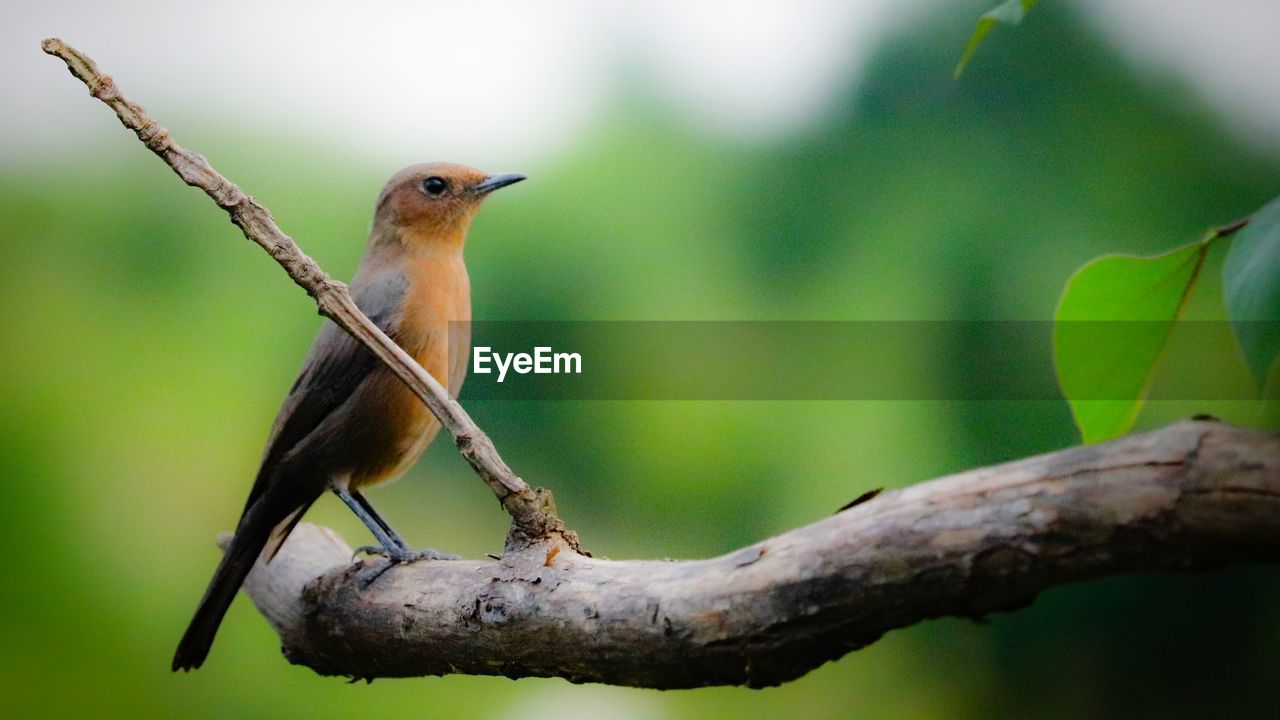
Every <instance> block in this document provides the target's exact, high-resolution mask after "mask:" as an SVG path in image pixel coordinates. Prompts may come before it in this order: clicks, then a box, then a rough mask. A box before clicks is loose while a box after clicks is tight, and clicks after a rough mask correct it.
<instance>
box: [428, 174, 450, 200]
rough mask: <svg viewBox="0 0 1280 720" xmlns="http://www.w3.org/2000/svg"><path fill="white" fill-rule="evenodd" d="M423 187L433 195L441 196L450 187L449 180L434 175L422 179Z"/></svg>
mask: <svg viewBox="0 0 1280 720" xmlns="http://www.w3.org/2000/svg"><path fill="white" fill-rule="evenodd" d="M422 189H423V190H425V191H426V193H427V194H428V195H430V196H431V197H440V196H441V195H443V194H444V192H445V191H446V190H448V189H449V181H448V180H445V179H444V178H442V177H438V176H436V175H432V176H431V177H429V178H427V179H426V180H423V181H422Z"/></svg>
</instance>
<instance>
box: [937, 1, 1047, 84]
mask: <svg viewBox="0 0 1280 720" xmlns="http://www.w3.org/2000/svg"><path fill="white" fill-rule="evenodd" d="M1035 4H1036V0H1006V1H1005V2H1002V3H1000V4H999V5H997V6H995V7H993V8H991V9H990V10H988V11H986V12H985V13H983V14H982V17H980V18H978V26H977V27H975V28H974V29H973V34H972V35H970V36H969V44H968V45H966V46H965V48H964V53H963V54H962V55H961V56H960V62H958V63H956V69H955V72H954V73H953V74H952V77H956V78H958V77H960V73H962V72H964V66H965V65H968V64H969V58H971V57H973V54H974V53H975V52H977V51H978V46H979V45H981V44H982V41H983V40H985V39H986V37H987V33H989V32H991V29H992V28H994V27H995V26H996V23H1004V24H1005V25H1018V24H1019V23H1021V22H1022V18H1024V17H1026V15H1027V13H1028V12H1030V10H1031V8H1033V7H1035Z"/></svg>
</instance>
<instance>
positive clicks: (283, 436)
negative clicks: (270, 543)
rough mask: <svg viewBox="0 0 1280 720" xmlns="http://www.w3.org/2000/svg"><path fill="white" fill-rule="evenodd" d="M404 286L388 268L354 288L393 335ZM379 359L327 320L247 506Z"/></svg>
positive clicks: (363, 305)
mask: <svg viewBox="0 0 1280 720" xmlns="http://www.w3.org/2000/svg"><path fill="white" fill-rule="evenodd" d="M407 288H408V280H407V279H406V278H405V276H404V275H402V274H401V273H399V272H388V273H385V274H383V275H381V276H378V277H375V278H372V279H370V280H369V282H365V283H362V284H361V285H359V286H356V285H353V287H352V290H353V294H354V296H355V301H356V305H357V306H358V307H359V308H360V311H361V312H363V313H364V314H365V315H367V316H368V317H369V319H370V320H372V321H373V322H374V324H376V325H377V326H378V327H379V328H381V329H382V331H383V332H385V333H387V334H388V335H390V336H391V337H392V339H395V337H396V334H397V333H396V330H397V325H398V324H399V321H400V316H401V308H402V307H403V305H404V296H405V292H406V290H407ZM377 365H378V359H377V358H376V357H374V355H373V353H372V352H370V351H369V349H368V348H366V347H365V346H364V345H362V344H361V343H360V342H359V341H358V340H356V339H355V338H353V337H351V335H350V334H349V333H348V332H347V331H346V330H343V329H342V328H340V327H338V325H337V324H335V323H334V322H332V321H327V322H325V324H324V327H322V328H321V329H320V334H319V335H318V336H317V337H316V341H315V343H314V344H313V345H312V346H311V352H310V353H308V354H307V359H306V361H305V362H304V363H303V365H302V370H301V371H300V372H299V373H298V379H297V380H296V381H294V383H293V388H291V389H290V390H289V396H288V397H286V398H285V401H284V404H283V405H282V406H281V408H280V412H279V414H277V415H276V420H275V424H274V425H273V427H272V428H271V435H270V437H269V438H268V440H267V447H266V450H265V451H264V452H263V455H262V464H261V466H260V467H259V469H258V477H257V479H256V480H255V481H254V483H253V489H252V490H251V491H250V492H249V499H248V500H247V501H246V502H245V510H246V511H247V510H248V508H249V507H250V506H252V505H253V503H254V502H255V501H256V500H257V499H258V497H259V496H260V495H261V494H262V493H263V492H264V491H265V490H266V486H267V480H268V479H269V478H270V477H271V476H272V474H273V473H274V472H275V470H276V469H277V467H278V465H279V464H280V461H281V459H282V458H283V457H284V456H285V455H286V454H287V453H288V452H289V451H290V450H292V449H293V448H294V447H296V446H297V445H298V444H299V443H300V442H302V441H303V440H304V439H305V438H306V437H307V436H308V435H309V434H311V432H312V431H314V430H315V429H316V428H317V427H318V426H319V425H320V423H322V422H323V421H324V419H325V418H326V417H328V416H329V414H330V413H332V412H333V411H334V410H336V409H338V407H339V406H341V405H342V404H343V403H344V402H346V400H347V398H349V397H351V395H352V394H353V393H354V392H355V391H356V388H358V387H359V386H360V383H362V382H364V380H365V378H367V377H368V376H369V374H370V373H371V372H373V370H374V369H375V368H376V367H377Z"/></svg>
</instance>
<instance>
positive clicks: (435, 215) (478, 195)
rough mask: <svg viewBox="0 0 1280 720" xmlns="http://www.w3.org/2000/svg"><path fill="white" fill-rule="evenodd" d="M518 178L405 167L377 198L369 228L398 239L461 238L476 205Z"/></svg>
mask: <svg viewBox="0 0 1280 720" xmlns="http://www.w3.org/2000/svg"><path fill="white" fill-rule="evenodd" d="M521 180H524V175H520V174H518V173H502V174H498V175H489V174H487V173H484V172H481V171H479V170H477V169H475V168H473V167H468V166H466V165H459V164H457V163H444V162H433V163H423V164H421V165H411V166H409V167H407V168H405V169H403V170H401V171H400V172H398V173H396V174H395V175H393V176H392V177H391V179H390V180H388V181H387V184H386V185H385V186H384V187H383V188H382V192H381V193H379V194H378V204H377V206H376V209H375V211H374V226H375V228H376V227H379V226H382V227H387V226H390V227H391V228H394V229H396V230H399V231H400V234H401V235H403V234H405V233H406V231H407V232H409V233H411V234H412V235H414V236H416V237H421V238H427V239H429V238H439V239H442V240H443V239H447V238H457V239H458V240H459V241H460V240H461V239H462V237H463V236H465V235H466V231H467V228H468V227H469V226H470V225H471V218H472V217H474V216H475V213H476V210H477V209H479V207H480V203H481V202H482V201H483V200H484V199H485V198H486V197H487V196H488V195H489V193H491V192H493V191H494V190H497V189H498V188H502V187H506V186H508V185H510V184H512V183H517V182H520V181H521Z"/></svg>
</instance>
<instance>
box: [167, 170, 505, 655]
mask: <svg viewBox="0 0 1280 720" xmlns="http://www.w3.org/2000/svg"><path fill="white" fill-rule="evenodd" d="M524 179H525V176H524V175H521V174H519V173H502V174H494V175H490V174H486V173H484V172H481V171H480V170H477V169H475V168H472V167H468V166H466V165H460V164H456V163H443V162H434V163H424V164H420V165H412V166H410V167H407V168H405V169H403V170H401V171H399V172H397V173H396V174H395V175H393V176H392V177H391V179H390V180H389V181H387V183H386V185H385V186H384V187H383V188H382V191H381V192H380V193H379V194H378V199H377V202H376V204H375V206H374V219H373V224H372V226H371V228H370V231H369V241H368V244H367V246H366V248H365V252H364V256H363V258H362V259H361V261H360V265H359V268H358V269H357V270H356V274H355V277H354V278H353V279H352V281H351V284H350V287H349V289H350V292H351V294H352V297H353V298H354V300H355V302H356V305H357V306H359V308H360V310H361V311H362V312H363V313H364V314H365V315H367V316H368V317H369V319H370V320H372V321H373V322H374V323H375V324H377V325H378V327H379V328H381V329H382V330H383V332H385V333H386V334H387V335H388V336H390V337H391V339H392V340H394V341H395V342H396V343H397V344H399V345H400V347H402V348H403V349H404V350H405V351H406V352H407V353H408V354H409V355H411V356H412V357H413V358H414V359H415V360H417V361H418V363H419V364H421V365H422V367H423V368H424V369H425V370H426V371H427V372H429V373H431V375H432V376H433V377H434V378H435V379H436V380H438V381H439V382H440V384H441V385H442V386H444V387H446V388H448V391H449V393H450V395H452V396H454V397H457V394H458V391H459V390H460V389H461V387H462V381H463V379H464V377H465V376H466V371H467V360H468V355H469V353H470V344H471V338H470V332H471V331H470V321H471V286H470V279H469V278H468V275H467V268H466V264H465V263H464V261H463V246H464V245H465V243H466V238H467V231H468V230H469V229H470V226H471V221H472V218H474V217H475V214H476V211H477V210H478V209H479V207H480V204H481V203H482V201H483V200H484V199H485V198H486V197H488V196H489V194H490V193H492V192H493V191H495V190H498V189H499V188H503V187H506V186H508V185H511V184H513V183H517V182H520V181H521V180H524ZM439 429H440V424H439V422H438V421H437V420H436V418H435V416H433V415H432V414H431V412H430V411H429V410H428V409H427V408H426V406H425V405H423V403H422V402H421V401H420V400H419V398H418V397H417V396H416V395H414V394H413V393H412V392H411V391H410V390H409V389H408V387H407V386H405V385H404V383H402V382H401V381H400V380H399V379H398V378H397V377H396V376H395V375H394V374H393V373H392V372H391V371H390V370H389V369H388V368H387V367H386V366H384V365H383V364H382V363H381V362H379V361H378V360H377V358H375V357H374V355H373V353H372V352H370V351H369V350H368V349H367V348H365V347H364V346H363V345H362V344H360V343H359V342H358V341H357V340H356V339H355V338H353V337H352V336H351V335H349V334H348V333H347V332H346V331H345V330H343V329H342V328H340V327H338V325H336V324H334V323H333V322H332V321H326V322H325V324H324V326H323V327H322V328H321V329H320V332H319V334H318V335H317V337H316V339H315V342H314V343H313V344H312V346H311V350H310V352H309V353H308V354H307V356H306V360H305V361H304V362H303V365H302V369H301V370H300V371H299V373H298V377H297V380H295V381H294V383H293V387H292V388H291V389H290V391H289V393H288V395H287V396H286V398H285V400H284V402H283V404H282V406H281V408H280V410H279V412H278V413H277V415H276V419H275V422H274V423H273V425H272V428H271V432H270V434H269V436H268V439H267V443H266V448H265V450H264V451H263V455H262V461H261V463H260V465H259V469H258V473H257V477H256V478H255V480H254V482H253V486H252V489H251V490H250V491H249V497H248V499H247V500H246V501H245V505H244V510H243V512H242V513H241V515H240V520H239V522H238V523H237V525H236V530H235V534H234V535H233V536H232V539H231V542H230V545H229V546H228V547H227V549H226V552H225V553H224V554H223V556H222V560H221V561H220V563H219V564H218V567H217V570H215V571H214V574H213V579H212V580H211V581H210V582H209V586H208V589H207V590H206V591H205V594H204V597H203V599H201V601H200V604H199V605H198V606H197V609H196V612H195V616H194V617H193V618H192V620H191V622H190V624H189V625H188V626H187V630H186V632H185V633H184V634H183V636H182V640H181V642H179V644H178V648H177V651H176V652H175V653H174V657H173V670H174V671H178V670H191V669H194V668H198V667H200V666H201V664H203V663H204V661H205V659H206V658H207V657H208V654H209V649H210V647H211V646H212V645H213V638H214V635H215V634H216V633H217V631H218V626H219V625H220V624H221V623H222V619H223V617H224V616H225V615H226V612H227V609H228V608H229V607H230V606H231V602H232V600H234V599H235V596H236V593H237V592H238V591H239V589H240V585H241V584H242V583H243V582H244V579H245V577H246V576H247V575H248V574H249V570H250V569H251V568H252V567H253V565H254V563H255V562H256V561H257V559H258V558H259V557H262V558H264V559H265V560H266V561H268V562H269V561H270V560H271V558H273V557H274V556H275V554H276V553H277V552H278V551H279V550H280V546H281V545H282V544H283V543H284V541H285V539H286V538H287V537H288V536H289V533H290V531H292V530H293V528H294V527H295V526H296V525H297V523H298V521H299V519H301V517H302V515H303V514H304V513H305V512H306V511H307V510H308V508H310V507H311V505H312V504H313V503H314V502H315V501H316V500H318V499H319V498H320V497H321V496H322V495H324V494H325V493H326V492H332V493H333V494H334V495H336V496H338V498H340V499H341V500H342V501H343V503H345V504H346V505H347V507H349V508H350V509H351V510H352V512H354V513H355V514H356V515H357V516H358V517H359V518H360V520H361V521H362V522H363V523H364V524H365V526H366V527H368V528H369V531H370V532H371V533H372V534H373V536H374V538H375V539H376V540H377V542H378V547H377V548H376V549H375V548H372V547H370V548H362V550H370V551H373V552H378V553H380V554H385V555H386V556H387V557H388V558H389V560H390V561H391V562H392V563H398V562H406V561H412V560H417V559H422V558H440V557H444V556H442V555H440V554H439V553H436V552H435V551H432V550H422V551H416V550H413V549H412V548H411V547H410V546H409V545H408V544H407V543H406V542H405V541H404V539H403V538H401V537H400V535H399V534H398V533H396V532H395V531H394V530H392V529H391V526H390V525H388V524H387V522H386V521H385V520H383V519H382V517H381V516H379V515H378V513H377V512H376V511H375V510H374V509H373V506H372V505H370V504H369V501H368V500H367V499H366V498H365V497H364V495H363V494H362V493H361V490H363V489H365V488H368V487H370V486H373V485H378V484H381V483H386V482H390V481H392V480H395V479H397V478H398V477H400V476H401V475H402V474H404V472H405V471H406V470H408V469H409V467H410V466H412V465H413V463H414V462H415V461H416V460H417V459H418V457H419V456H420V455H421V454H422V452H423V450H425V449H426V447H427V445H428V444H429V443H430V442H431V440H432V438H433V437H434V436H435V434H436V432H437V431H438V430H439Z"/></svg>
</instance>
